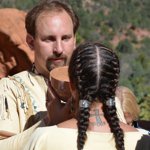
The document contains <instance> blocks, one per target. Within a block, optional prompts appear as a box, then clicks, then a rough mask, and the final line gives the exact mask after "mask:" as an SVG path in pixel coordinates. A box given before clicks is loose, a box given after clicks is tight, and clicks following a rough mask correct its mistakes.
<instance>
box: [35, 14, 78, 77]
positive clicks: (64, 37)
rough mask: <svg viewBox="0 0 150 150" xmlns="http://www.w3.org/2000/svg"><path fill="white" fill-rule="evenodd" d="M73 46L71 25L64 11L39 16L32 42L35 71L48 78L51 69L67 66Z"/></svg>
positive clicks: (74, 41)
mask: <svg viewBox="0 0 150 150" xmlns="http://www.w3.org/2000/svg"><path fill="white" fill-rule="evenodd" d="M75 44H76V38H75V35H74V32H73V23H72V20H71V18H70V16H69V15H68V14H67V13H66V12H65V11H62V12H59V13H58V12H46V13H43V14H40V16H39V17H38V19H37V22H36V35H35V38H34V40H33V49H34V50H35V66H36V68H37V71H38V72H39V73H41V74H43V75H44V76H45V77H49V71H50V70H51V69H53V68H55V67H58V66H64V65H67V64H68V61H69V59H70V56H71V54H72V51H73V50H74V48H75Z"/></svg>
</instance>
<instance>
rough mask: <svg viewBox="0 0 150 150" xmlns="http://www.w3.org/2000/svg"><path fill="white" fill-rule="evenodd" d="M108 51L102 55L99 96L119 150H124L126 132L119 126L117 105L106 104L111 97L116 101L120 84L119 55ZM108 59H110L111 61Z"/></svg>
mask: <svg viewBox="0 0 150 150" xmlns="http://www.w3.org/2000/svg"><path fill="white" fill-rule="evenodd" d="M107 52H108V53H106V54H105V53H104V54H103V53H101V57H102V58H103V59H104V58H105V61H104V62H102V64H101V65H102V66H103V68H102V71H101V82H100V85H99V86H100V88H99V93H100V95H99V97H100V98H101V100H102V102H103V112H104V116H105V118H106V120H107V122H108V124H109V126H110V129H111V132H112V133H113V134H114V138H115V142H116V148H117V150H124V134H123V130H122V129H121V128H120V126H119V119H118V117H117V113H116V107H115V105H113V106H111V107H110V106H108V105H106V103H107V100H109V99H112V100H113V101H115V90H116V87H117V84H118V77H119V71H120V70H119V61H118V58H117V56H116V55H115V54H114V53H113V52H111V51H107ZM112 56H113V57H112ZM110 58H111V59H110ZM107 59H109V61H108V60H107ZM110 61H111V63H110ZM103 63H104V64H103ZM108 81H109V82H108Z"/></svg>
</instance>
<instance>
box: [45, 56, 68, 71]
mask: <svg viewBox="0 0 150 150" xmlns="http://www.w3.org/2000/svg"><path fill="white" fill-rule="evenodd" d="M55 59H56V60H57V59H63V60H64V61H65V62H66V61H67V56H66V55H64V54H61V55H59V56H58V55H51V56H49V57H48V58H47V60H46V68H47V69H48V70H49V71H50V70H51V64H52V60H55Z"/></svg>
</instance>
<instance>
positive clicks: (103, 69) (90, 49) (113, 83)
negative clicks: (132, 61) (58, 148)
mask: <svg viewBox="0 0 150 150" xmlns="http://www.w3.org/2000/svg"><path fill="white" fill-rule="evenodd" d="M119 72H120V67H119V60H118V57H117V55H116V54H115V53H114V52H113V51H112V50H110V49H109V48H107V47H105V46H104V45H101V44H100V43H84V44H81V45H79V46H78V47H77V48H76V49H75V51H74V52H73V54H72V57H71V60H70V64H69V77H70V80H71V82H72V83H73V84H74V85H75V87H76V89H77V90H78V94H79V102H81V101H82V100H87V101H88V102H89V104H92V103H93V102H94V101H96V100H97V99H98V100H99V101H100V102H102V103H103V112H104V116H105V118H106V120H107V122H108V124H109V126H110V129H111V132H112V133H113V135H114V138H115V142H116V148H117V150H124V138H123V137H124V134H123V131H122V129H121V128H120V126H119V119H118V117H117V114H116V107H115V105H114V103H113V102H115V90H116V87H117V84H118V78H119ZM110 100H111V104H109V103H110ZM89 117H90V105H89V106H88V107H86V108H83V107H80V109H79V114H78V123H77V126H78V137H77V147H78V150H82V149H83V147H84V144H85V141H86V139H87V134H86V131H87V129H88V126H89Z"/></svg>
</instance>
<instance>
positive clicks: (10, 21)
mask: <svg viewBox="0 0 150 150" xmlns="http://www.w3.org/2000/svg"><path fill="white" fill-rule="evenodd" d="M25 15H26V12H24V11H20V10H17V9H13V8H5V9H0V78H2V77H4V76H7V75H13V74H15V73H18V72H20V71H23V70H27V69H29V68H30V67H31V64H32V62H33V60H34V51H32V50H31V49H30V48H29V47H28V45H27V43H26V29H25V23H24V22H25Z"/></svg>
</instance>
